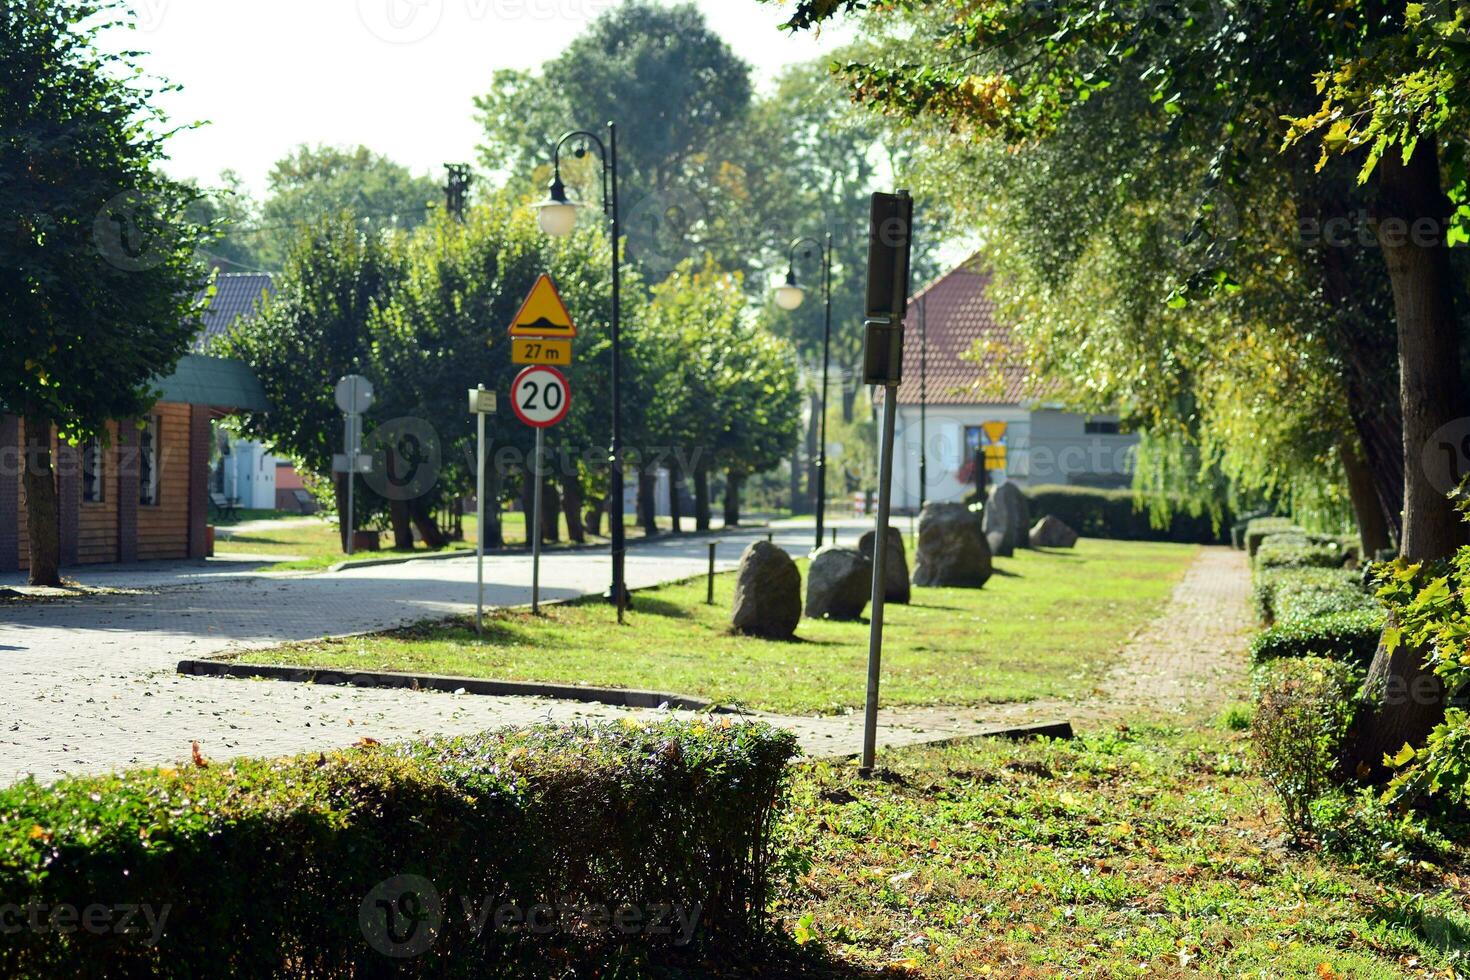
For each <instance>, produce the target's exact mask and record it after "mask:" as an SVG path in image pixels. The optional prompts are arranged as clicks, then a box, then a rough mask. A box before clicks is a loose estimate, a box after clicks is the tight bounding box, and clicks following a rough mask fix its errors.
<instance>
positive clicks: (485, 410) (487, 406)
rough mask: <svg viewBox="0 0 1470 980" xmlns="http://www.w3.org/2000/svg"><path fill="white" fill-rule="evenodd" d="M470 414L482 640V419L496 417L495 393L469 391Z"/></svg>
mask: <svg viewBox="0 0 1470 980" xmlns="http://www.w3.org/2000/svg"><path fill="white" fill-rule="evenodd" d="M470 414H471V415H473V416H474V417H475V427H476V429H477V431H478V441H477V442H476V443H475V445H476V447H477V450H476V453H475V590H476V594H477V598H476V600H475V635H476V636H478V637H479V638H480V639H481V640H484V638H485V416H487V415H494V414H495V392H493V391H486V390H485V386H484V385H480V386H479V387H478V388H471V389H470Z"/></svg>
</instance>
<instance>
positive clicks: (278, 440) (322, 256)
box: [216, 212, 404, 549]
mask: <svg viewBox="0 0 1470 980" xmlns="http://www.w3.org/2000/svg"><path fill="white" fill-rule="evenodd" d="M403 266H404V258H403V247H402V244H401V242H400V241H399V240H398V238H397V237H396V236H395V235H394V234H393V233H381V232H369V231H364V230H363V229H362V227H361V226H360V224H359V222H358V221H357V219H356V218H355V217H354V216H353V215H351V214H348V213H345V212H344V213H340V214H336V215H329V216H327V217H325V218H322V219H319V220H317V221H316V222H314V223H312V224H309V225H306V226H304V227H303V228H302V229H301V230H300V232H299V234H298V236H297V238H296V240H295V241H294V242H293V243H292V245H291V247H290V249H289V251H288V252H287V254H286V260H285V264H284V266H283V268H282V270H281V272H280V274H279V275H277V276H276V279H275V289H274V291H273V292H272V294H271V296H270V297H269V299H267V300H266V302H265V303H264V305H263V306H262V308H261V310H260V313H259V314H258V315H257V316H254V317H249V318H245V319H243V320H241V321H238V323H237V325H236V327H235V329H234V331H233V332H231V333H229V334H227V335H226V336H224V337H222V338H220V340H218V341H217V342H216V344H217V350H218V352H219V353H222V354H224V355H225V356H229V357H235V358H238V359H240V360H242V361H244V362H245V363H246V364H248V365H250V367H251V369H252V370H253V371H254V372H255V376H256V377H257V378H259V379H260V383H261V385H262V386H263V387H264V388H265V392H266V396H267V398H268V400H269V401H270V404H271V411H270V412H269V413H260V414H257V413H248V414H246V415H244V416H242V418H241V424H242V427H243V429H244V430H245V431H246V432H248V433H250V434H251V435H252V436H253V437H255V438H258V439H261V440H263V441H265V442H267V443H269V444H270V445H271V446H272V448H273V449H274V450H275V451H278V452H280V453H282V454H283V455H287V456H290V457H291V458H292V459H294V460H295V461H296V462H297V464H298V465H299V466H301V467H303V468H305V469H306V470H308V471H310V472H312V473H314V474H316V475H317V476H318V477H321V478H324V479H325V478H328V477H329V475H330V474H331V473H332V456H333V454H335V453H337V452H339V451H340V450H341V446H342V413H341V410H340V409H339V408H338V407H337V404H336V399H335V397H334V389H335V387H336V383H337V381H338V379H340V378H341V377H342V376H343V375H346V374H353V373H361V372H363V371H365V370H366V368H367V366H368V363H369V357H370V353H371V341H370V336H369V328H368V324H369V322H370V320H371V318H372V316H373V315H374V313H375V311H376V310H377V309H378V308H379V307H380V306H382V305H384V304H386V303H387V302H388V301H389V299H390V297H391V295H392V292H393V290H394V289H395V288H396V287H397V285H398V284H399V283H400V282H401V281H402V279H403V276H404V267H403ZM333 486H334V490H335V496H336V502H337V512H338V513H339V514H345V513H346V512H347V506H346V500H347V483H346V479H345V478H343V477H341V476H338V477H336V478H335V479H334V482H333ZM363 502H364V504H365V506H366V508H371V506H372V501H371V499H370V498H367V497H366V495H365V498H364V501H363ZM341 533H342V539H343V540H342V543H343V547H344V549H345V547H346V544H347V541H346V534H347V525H346V522H345V521H343V522H342V524H341Z"/></svg>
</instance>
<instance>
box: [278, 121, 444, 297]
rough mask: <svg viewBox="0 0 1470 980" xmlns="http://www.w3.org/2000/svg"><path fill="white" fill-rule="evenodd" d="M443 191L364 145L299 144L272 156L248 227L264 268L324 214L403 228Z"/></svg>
mask: <svg viewBox="0 0 1470 980" xmlns="http://www.w3.org/2000/svg"><path fill="white" fill-rule="evenodd" d="M442 197H443V193H442V191H441V190H440V188H439V187H438V185H437V184H435V183H434V181H433V180H431V179H430V178H428V177H415V176H414V175H413V174H412V173H410V172H409V170H408V168H407V167H405V166H403V165H402V164H399V163H395V162H394V161H392V160H390V159H388V158H387V157H385V156H383V155H381V154H378V153H374V152H373V151H372V150H370V149H368V148H367V147H365V146H358V147H335V146H316V147H311V146H305V145H303V146H299V147H297V148H296V149H295V150H293V151H292V152H291V153H290V154H288V155H287V156H284V157H282V158H281V159H280V160H278V161H276V164H275V166H274V167H272V168H271V172H270V175H269V177H268V178H267V182H266V198H265V201H264V202H263V203H262V205H261V208H260V219H259V222H258V224H257V225H256V227H255V229H254V230H253V239H254V240H253V244H254V247H255V249H256V253H257V255H258V257H259V259H260V261H261V262H262V263H263V264H264V265H265V266H266V267H267V268H274V267H276V266H279V265H280V264H281V263H282V262H283V261H284V259H285V255H286V251H287V249H288V248H289V243H290V242H291V241H292V240H293V238H294V237H295V235H296V234H297V232H299V231H300V229H301V228H302V227H303V226H305V225H309V224H312V223H313V222H315V221H317V220H319V219H321V218H322V217H324V216H326V215H331V214H338V213H340V212H343V211H347V212H351V213H352V214H353V215H354V216H356V217H357V218H358V219H359V220H360V221H361V222H362V224H363V227H365V228H370V229H376V230H383V229H399V230H404V231H409V230H412V229H414V228H417V227H418V226H419V225H421V224H423V223H424V222H425V221H426V220H428V217H429V215H430V213H431V212H432V209H433V208H434V207H435V206H437V204H438V202H439V201H440V200H441V199H442Z"/></svg>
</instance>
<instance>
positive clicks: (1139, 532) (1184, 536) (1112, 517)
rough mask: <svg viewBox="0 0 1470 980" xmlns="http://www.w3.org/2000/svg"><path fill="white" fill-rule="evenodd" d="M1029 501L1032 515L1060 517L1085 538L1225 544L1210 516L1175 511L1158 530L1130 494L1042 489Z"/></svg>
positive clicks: (1090, 489)
mask: <svg viewBox="0 0 1470 980" xmlns="http://www.w3.org/2000/svg"><path fill="white" fill-rule="evenodd" d="M1026 497H1027V498H1028V499H1029V500H1030V502H1031V513H1032V514H1033V515H1035V516H1037V517H1040V516H1043V515H1046V514H1050V515H1052V516H1053V517H1058V518H1060V519H1061V520H1063V521H1065V522H1066V523H1067V525H1068V526H1069V527H1071V528H1072V529H1073V530H1074V531H1076V532H1077V533H1078V534H1080V535H1082V536H1083V537H1088V538H1113V539H1115V540H1120V541H1177V542H1181V543H1186V544H1217V543H1220V542H1221V541H1223V540H1225V537H1224V535H1223V534H1222V532H1221V531H1220V529H1219V528H1218V527H1217V526H1216V525H1215V524H1214V523H1213V522H1212V521H1211V520H1210V517H1209V515H1208V514H1198V515H1194V514H1190V513H1188V511H1187V509H1186V508H1183V507H1180V508H1177V509H1176V510H1174V512H1173V514H1172V517H1171V519H1170V521H1169V523H1168V524H1167V525H1166V526H1165V527H1163V528H1159V527H1156V526H1155V524H1154V521H1153V520H1152V519H1151V515H1150V513H1149V511H1148V510H1147V509H1145V508H1144V506H1143V503H1142V501H1141V500H1140V498H1139V497H1138V496H1137V495H1136V494H1135V493H1133V492H1132V491H1130V490H1103V489H1099V488H1096V487H1073V486H1061V485H1055V486H1051V485H1042V486H1037V487H1031V488H1029V489H1027V490H1026Z"/></svg>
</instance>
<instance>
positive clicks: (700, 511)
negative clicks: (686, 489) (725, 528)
mask: <svg viewBox="0 0 1470 980" xmlns="http://www.w3.org/2000/svg"><path fill="white" fill-rule="evenodd" d="M709 525H710V513H709V470H708V469H706V468H705V467H703V466H700V467H699V468H697V469H696V470H695V471H694V529H695V530H696V531H708V530H709Z"/></svg>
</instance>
